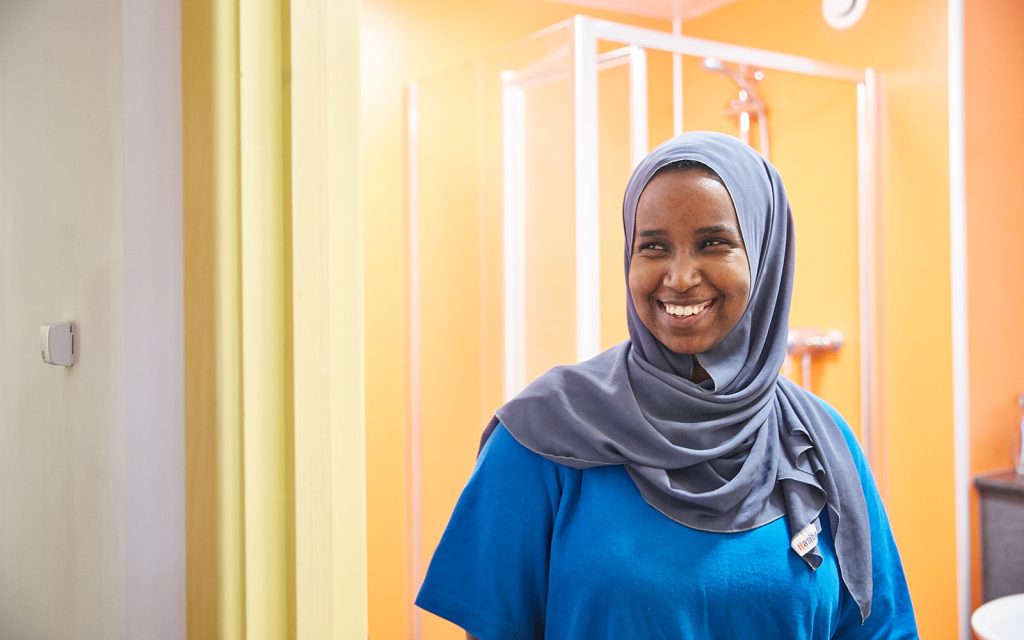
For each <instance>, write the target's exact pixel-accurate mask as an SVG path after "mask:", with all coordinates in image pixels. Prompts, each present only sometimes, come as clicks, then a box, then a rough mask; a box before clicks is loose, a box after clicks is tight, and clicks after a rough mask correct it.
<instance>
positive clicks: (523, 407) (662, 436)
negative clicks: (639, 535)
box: [484, 132, 872, 619]
mask: <svg viewBox="0 0 1024 640" xmlns="http://www.w3.org/2000/svg"><path fill="white" fill-rule="evenodd" d="M680 160H694V161H697V162H699V163H702V164H704V165H706V166H708V167H709V168H711V169H712V170H713V171H714V172H715V173H717V174H718V176H719V177H721V179H722V181H723V182H724V184H725V187H726V189H727V190H728V192H729V194H730V196H731V197H732V201H733V204H734V206H735V208H736V214H737V218H738V219H739V224H740V230H741V233H742V235H743V241H744V244H745V246H746V250H747V258H748V262H749V265H750V280H751V288H750V294H749V299H748V302H747V307H746V309H745V311H744V312H743V315H742V316H741V318H740V320H739V321H738V323H737V324H736V326H735V327H734V328H733V329H732V330H731V331H730V332H729V333H728V334H727V335H726V337H725V338H724V339H723V340H722V341H721V342H720V343H718V344H717V345H715V346H714V347H712V348H711V349H710V350H709V351H707V352H705V353H701V354H696V357H697V359H698V360H699V362H700V365H701V366H702V367H704V369H705V370H706V371H707V372H708V374H709V375H710V377H711V380H710V381H708V382H707V383H705V384H704V385H700V384H696V383H694V382H691V381H690V380H689V375H690V372H691V371H692V367H693V358H694V355H693V354H679V353H675V352H673V351H671V350H669V349H668V348H667V347H666V346H665V345H663V344H662V343H661V342H659V341H658V340H657V338H656V337H655V336H654V335H653V334H652V333H651V332H650V331H649V330H648V329H647V327H646V326H645V325H644V324H643V322H642V321H641V320H640V318H639V316H638V315H637V312H636V309H635V308H634V306H633V303H632V299H631V296H629V295H627V296H626V298H627V310H626V312H627V324H628V327H629V340H627V341H626V342H624V343H622V344H620V345H618V346H616V347H613V348H612V349H610V350H608V351H605V352H604V353H602V354H600V355H598V356H596V357H595V358H592V359H590V360H588V361H586V362H582V363H580V364H576V365H570V366H562V367H555V368H554V369H552V370H550V371H549V372H547V373H546V374H544V375H543V376H541V377H540V378H538V379H537V380H536V381H534V382H533V383H532V384H530V385H529V386H528V387H527V388H526V389H525V390H524V391H523V392H522V393H520V394H519V395H518V396H516V397H515V398H514V399H512V400H511V401H509V402H508V403H507V404H506V405H504V406H503V407H501V409H499V410H498V411H497V412H496V414H495V418H494V420H492V421H491V424H490V425H489V426H488V429H487V430H486V431H485V433H484V440H486V438H487V437H488V436H489V434H490V433H491V431H493V429H494V427H495V426H496V425H497V424H498V422H499V421H500V422H501V423H502V424H504V425H505V428H506V429H507V430H508V431H509V432H510V433H511V434H512V435H513V436H514V437H515V438H516V439H517V440H518V441H519V442H521V443H522V444H523V445H524V446H526V447H527V448H529V449H531V450H532V451H534V452H536V453H538V454H539V455H541V456H543V457H544V458H547V459H548V460H551V461H553V462H557V463H559V464H563V465H567V466H569V467H573V468H577V469H585V468H590V467H595V466H602V465H623V466H624V467H625V468H626V470H627V472H628V473H629V476H630V477H631V478H632V480H633V482H634V483H635V484H636V486H637V488H638V489H639V491H640V494H641V495H642V496H643V498H644V500H645V501H647V503H648V504H650V505H651V506H652V507H654V508H655V509H657V510H659V511H660V512H662V513H663V514H665V515H666V516H668V517H669V518H671V519H672V520H675V521H676V522H679V523H681V524H683V525H686V526H688V527H692V528H695V529H701V530H705V531H717V532H735V531H745V530H748V529H753V528H755V527H759V526H761V525H763V524H766V523H768V522H771V521H773V520H776V519H777V518H780V517H785V518H786V521H787V523H788V526H789V532H790V536H791V538H793V540H794V544H796V542H797V541H798V540H799V539H802V538H803V535H802V534H807V532H809V531H816V530H820V528H821V527H820V525H819V523H818V517H819V515H820V514H821V512H822V511H823V510H824V509H825V508H826V507H827V508H828V509H829V521H830V523H831V527H832V533H833V538H834V544H835V549H836V556H837V558H838V562H839V568H840V573H841V575H842V579H843V582H844V584H845V585H846V587H847V589H848V590H849V592H850V595H851V596H852V597H853V599H854V601H855V602H856V603H857V605H858V606H859V608H860V612H861V617H862V619H866V618H867V616H868V614H869V613H870V611H871V591H872V585H871V544H870V532H869V526H868V517H867V509H866V506H865V500H864V494H863V490H862V488H861V485H860V482H859V475H858V472H857V468H856V466H855V464H854V462H853V458H852V456H851V454H850V450H849V448H848V447H847V444H846V442H845V440H844V439H843V435H842V433H841V432H840V430H839V428H838V427H837V426H836V424H835V421H834V420H833V419H832V417H831V415H830V414H829V413H828V411H827V410H826V408H825V407H824V406H823V405H822V403H821V402H820V401H819V400H817V399H816V398H814V397H813V396H811V395H810V394H809V393H807V392H805V391H804V390H802V389H800V388H799V387H798V386H796V385H795V384H794V383H792V382H791V381H789V380H787V379H786V378H783V377H781V376H780V375H779V371H780V369H781V368H782V365H783V363H784V360H785V357H786V340H787V334H788V324H789V308H790V299H791V295H792V286H793V270H794V266H793V251H794V249H793V221H792V214H791V212H790V207H789V201H788V200H787V198H786V193H785V190H784V188H783V185H782V180H781V178H780V177H779V174H778V172H777V171H776V170H775V168H774V167H773V166H772V165H771V164H770V163H769V162H768V161H767V160H765V159H764V158H763V157H761V156H760V155H759V154H758V153H757V152H756V151H754V150H753V149H751V148H750V147H749V146H747V145H745V144H743V143H741V142H740V141H738V140H736V139H735V138H732V137H730V136H726V135H723V134H716V133H707V132H694V133H686V134H683V135H681V136H678V137H676V138H673V139H672V140H669V141H668V142H666V143H664V144H662V145H661V146H659V147H658V148H657V149H655V150H654V151H652V152H651V153H650V155H648V156H647V157H646V158H645V159H644V160H643V161H642V162H641V163H640V164H639V165H638V166H637V168H636V169H635V170H634V172H633V175H632V177H631V178H630V181H629V184H628V186H627V188H626V194H625V198H624V201H623V224H624V227H625V269H626V286H627V287H628V286H629V264H630V259H631V257H632V246H633V231H634V225H635V222H636V210H637V204H638V202H639V200H640V194H641V193H642V192H643V190H644V188H645V187H646V186H647V184H648V182H650V180H651V179H652V178H653V177H654V175H655V174H656V173H657V172H658V170H660V169H662V168H663V167H665V166H666V165H669V164H671V163H674V162H677V161H680ZM793 552H794V553H796V551H795V550H794V551H793ZM802 558H803V559H804V561H805V562H806V563H807V565H808V567H810V569H816V568H817V567H818V566H819V565H820V563H821V554H820V553H819V550H818V548H817V546H815V547H813V548H812V549H811V550H810V551H809V552H806V553H805V554H804V555H803V556H802Z"/></svg>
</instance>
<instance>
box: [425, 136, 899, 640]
mask: <svg viewBox="0 0 1024 640" xmlns="http://www.w3.org/2000/svg"><path fill="white" fill-rule="evenodd" d="M623 223H624V228H625V249H626V251H625V270H626V274H627V278H628V279H627V284H628V289H629V295H628V296H627V312H626V316H627V326H628V327H629V335H630V339H629V340H627V341H626V342H624V343H622V344H620V345H618V346H616V347H613V348H612V349H609V350H608V351H606V352H604V353H602V354H600V355H598V356H596V357H595V358H593V359H591V360H588V361H586V362H583V363H580V364H577V365H572V366H565V367H556V368H554V369H552V370H551V371H549V372H548V373H546V374H544V375H543V376H541V377H540V378H538V379H537V380H536V381H534V382H533V383H532V384H531V385H530V386H528V387H527V388H526V389H525V390H524V391H523V392H522V393H521V394H520V395H518V396H517V397H515V398H513V399H512V400H511V401H510V402H508V403H507V404H506V405H505V406H503V407H501V408H500V409H498V411H497V412H495V416H494V418H493V419H492V421H491V423H490V424H489V426H488V428H487V429H486V431H485V433H484V437H483V446H482V449H481V452H480V456H479V458H478V460H477V465H476V468H475V469H474V471H473V475H472V477H471V478H470V480H469V483H468V485H467V486H466V488H465V490H464V492H463V494H462V496H461V498H460V499H459V502H458V504H457V505H456V507H455V511H454V513H453V514H452V518H451V520H450V522H449V524H448V528H447V530H446V531H445V534H444V537H443V538H442V540H441V543H440V545H439V546H438V548H437V551H436V552H435V554H434V557H433V560H432V562H431V565H430V569H429V570H428V572H427V576H426V579H425V581H424V583H423V587H422V590H421V591H420V594H419V597H418V599H417V604H418V605H419V606H421V607H423V608H424V609H427V610H429V611H432V612H434V613H436V614H438V615H440V616H442V617H445V618H447V619H449V620H451V621H453V622H455V623H456V624H458V625H459V626H461V627H463V628H464V629H465V630H466V631H467V632H468V633H469V634H471V637H477V638H481V639H482V640H488V639H491V638H544V637H547V638H587V639H599V638H609V639H610V638H656V637H658V638H660V637H665V638H741V637H750V636H751V635H753V634H754V633H756V634H757V635H758V637H762V638H787V639H793V638H796V639H810V638H885V639H887V640H893V639H898V638H914V637H916V636H917V630H916V623H915V620H914V613H913V610H912V607H911V605H910V597H909V594H908V593H907V585H906V580H905V578H904V575H903V569H902V565H901V564H900V559H899V554H898V552H897V550H896V546H895V542H894V540H893V536H892V532H891V530H890V528H889V523H888V520H887V518H886V515H885V510H884V509H883V507H882V504H881V501H880V499H879V496H878V492H877V489H876V487H875V485H874V481H873V479H872V478H871V474H870V471H869V470H868V468H867V465H866V463H865V462H864V458H863V454H862V452H861V451H860V449H859V447H858V445H857V442H856V439H855V438H854V436H853V434H852V432H851V431H850V429H849V427H848V425H847V424H846V422H845V421H844V420H843V418H842V417H841V416H840V415H839V414H838V413H837V412H836V411H835V410H833V409H832V408H831V407H829V406H827V405H825V404H824V403H823V402H822V401H821V400H819V399H818V398H817V397H815V396H813V395H811V394H810V393H809V392H807V391H805V390H803V389H801V388H800V387H798V386H796V385H795V384H794V383H792V382H790V381H789V380H787V379H785V378H782V377H780V376H779V370H780V368H781V366H782V363H783V361H784V359H785V357H786V339H787V333H788V317H789V308H790V299H791V295H792V286H793V273H794V264H793V263H794V252H793V228H792V216H791V213H790V208H789V201H788V199H787V197H786V191H785V189H784V187H783V185H782V181H781V178H780V177H779V175H778V173H777V172H776V170H775V168H774V167H773V166H772V165H771V164H769V163H768V162H767V161H766V160H765V159H764V158H762V157H761V156H760V155H759V154H757V152H755V151H754V150H753V149H751V148H750V147H748V146H746V145H744V144H742V143H740V142H739V141H738V140H736V139H734V138H731V137H729V136H725V135H721V134H712V133H689V134H684V135H682V136H679V137H677V138H673V139H672V140H670V141H668V142H666V143H665V144H663V145H662V146H660V147H658V148H657V149H655V150H654V151H653V152H651V154H650V155H648V156H647V157H646V158H645V159H644V160H643V161H641V162H640V164H639V165H638V166H637V168H636V170H635V171H634V172H633V176H632V178H631V179H630V181H629V184H628V185H627V187H626V194H625V198H624V202H623ZM793 594H800V597H799V598H794V597H793ZM755 629H756V632H755V631H754V630H755Z"/></svg>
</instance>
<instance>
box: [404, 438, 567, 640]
mask: <svg viewBox="0 0 1024 640" xmlns="http://www.w3.org/2000/svg"><path fill="white" fill-rule="evenodd" d="M560 473H561V471H560V467H558V465H555V464H553V463H551V462H548V461H547V460H545V459H543V458H541V457H540V456H538V455H536V454H534V453H532V452H530V451H529V450H528V449H526V448H525V447H523V446H522V445H521V444H519V443H518V442H517V441H516V440H515V439H514V438H513V437H512V435H511V434H509V433H508V431H506V430H505V428H504V427H502V426H501V425H498V427H497V429H495V431H494V433H493V434H491V437H490V439H488V441H487V443H486V445H485V446H484V448H483V450H482V451H481V453H480V456H479V458H478V459H477V463H476V467H475V469H474V470H473V474H472V476H471V477H470V479H469V483H468V484H467V485H466V488H465V489H464V490H463V492H462V495H461V496H460V497H459V500H458V503H457V504H456V506H455V511H454V512H453V514H452V517H451V520H449V522H448V526H447V528H446V529H445V532H444V535H443V536H442V538H441V542H440V543H439V545H438V547H437V550H436V551H435V552H434V556H433V559H432V560H431V562H430V567H429V568H428V570H427V575H426V578H425V579H424V582H423V586H422V587H421V589H420V592H419V595H418V597H417V599H416V604H417V606H419V607H421V608H423V609H426V610H427V611H430V612H432V613H435V614H437V615H439V616H441V617H442V618H445V619H447V620H450V621H451V622H454V623H455V624H457V625H459V626H460V627H462V628H463V629H465V630H466V631H468V632H469V633H471V634H473V635H474V636H476V637H477V638H480V639H481V640H491V639H496V638H502V639H505V638H510V639H520V638H521V639H527V638H530V639H532V638H542V637H543V636H544V618H545V607H546V604H547V580H548V562H549V554H550V547H551V542H550V541H551V533H552V528H553V523H554V517H555V513H556V512H557V509H558V502H559V497H560V494H561V479H560V477H559V475H560Z"/></svg>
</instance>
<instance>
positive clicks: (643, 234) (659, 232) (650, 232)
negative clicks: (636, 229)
mask: <svg viewBox="0 0 1024 640" xmlns="http://www.w3.org/2000/svg"><path fill="white" fill-rule="evenodd" d="M664 235H668V232H667V231H665V230H664V229H641V230H640V233H638V234H637V237H640V238H650V237H652V236H664Z"/></svg>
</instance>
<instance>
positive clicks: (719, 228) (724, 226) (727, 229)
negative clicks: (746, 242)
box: [697, 224, 736, 234]
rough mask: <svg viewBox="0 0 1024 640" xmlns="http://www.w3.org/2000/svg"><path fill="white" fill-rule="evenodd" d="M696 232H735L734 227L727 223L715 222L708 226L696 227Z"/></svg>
mask: <svg viewBox="0 0 1024 640" xmlns="http://www.w3.org/2000/svg"><path fill="white" fill-rule="evenodd" d="M697 233H700V234H709V233H711V234H713V233H736V229H734V228H733V227H730V226H729V225H727V224H716V225H713V226H710V227H701V228H699V229H697Z"/></svg>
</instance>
